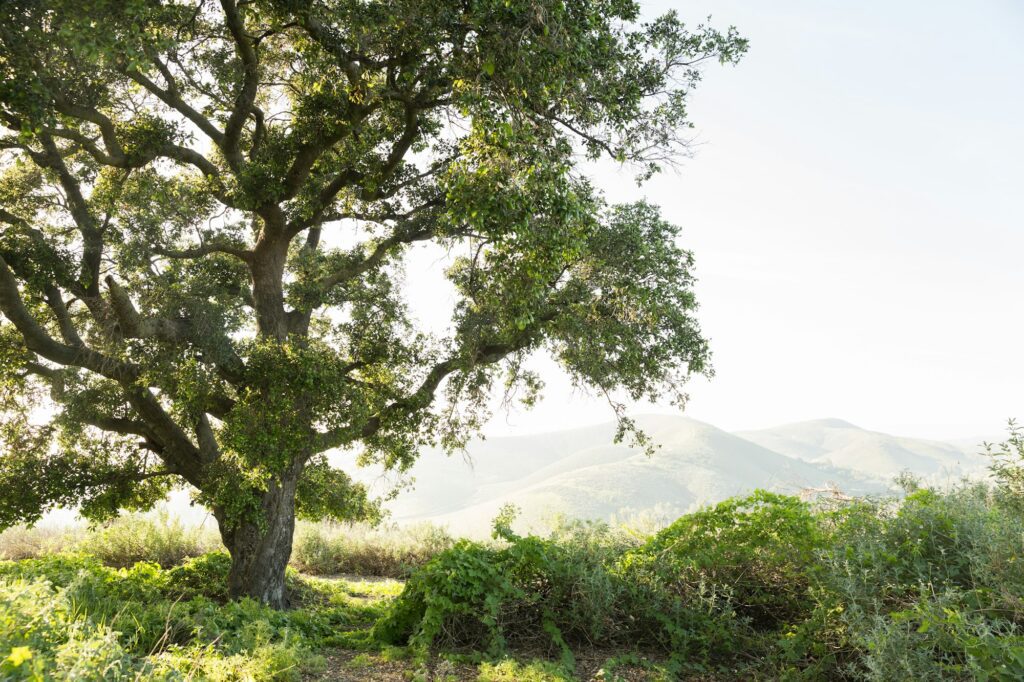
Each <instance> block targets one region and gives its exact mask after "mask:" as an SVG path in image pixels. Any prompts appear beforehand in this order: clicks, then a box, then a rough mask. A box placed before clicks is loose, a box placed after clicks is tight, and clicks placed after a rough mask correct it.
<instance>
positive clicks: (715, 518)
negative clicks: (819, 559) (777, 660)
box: [623, 491, 822, 627]
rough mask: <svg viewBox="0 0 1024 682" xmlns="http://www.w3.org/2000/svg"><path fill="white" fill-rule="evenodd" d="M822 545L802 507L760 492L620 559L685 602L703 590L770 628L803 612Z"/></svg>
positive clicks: (707, 512) (694, 518) (690, 520)
mask: <svg viewBox="0 0 1024 682" xmlns="http://www.w3.org/2000/svg"><path fill="white" fill-rule="evenodd" d="M821 547H822V533H821V529H820V528H819V525H818V520H817V519H816V518H815V516H814V514H813V513H812V512H811V509H810V507H809V506H808V504H807V503H805V502H802V501H800V500H799V499H797V498H795V497H787V496H784V495H776V494H774V493H768V492H764V491H757V492H754V493H753V494H752V495H750V496H749V497H744V498H734V499H731V500H726V501H725V502H722V503H721V504H718V505H715V506H714V507H711V508H708V509H703V510H701V511H698V512H696V513H693V514H689V515H687V516H683V517H682V518H680V519H679V520H678V521H676V522H675V523H673V524H672V525H671V526H669V527H668V528H665V529H664V530H662V531H661V532H659V533H658V534H657V535H655V536H654V537H653V538H651V540H650V541H648V542H647V543H646V544H645V545H644V546H643V547H641V548H639V549H637V550H636V551H634V552H631V553H630V554H629V555H628V556H627V557H625V559H624V561H623V565H624V567H625V568H626V570H629V571H632V570H636V568H637V567H638V566H642V567H643V568H644V569H645V571H649V572H651V573H653V574H655V575H656V576H657V579H658V580H659V581H660V582H661V584H662V585H663V586H664V587H666V588H667V589H668V590H670V591H671V592H672V593H674V594H676V595H678V596H679V597H680V599H682V600H683V601H688V600H691V599H693V598H694V596H695V595H697V594H699V593H701V592H705V593H707V592H709V591H710V592H712V593H715V594H720V595H722V596H723V598H724V601H723V608H724V609H726V610H729V611H734V612H735V613H736V614H737V615H739V616H740V617H742V618H747V619H750V620H751V621H752V622H753V624H754V625H755V626H758V627H772V626H777V625H780V624H782V623H785V622H787V621H790V620H793V619H796V618H801V617H802V616H803V615H804V614H805V613H806V612H807V609H808V606H809V596H808V588H809V586H810V580H811V577H810V571H811V570H812V567H813V564H814V558H815V552H816V551H817V550H819V549H820V548H821Z"/></svg>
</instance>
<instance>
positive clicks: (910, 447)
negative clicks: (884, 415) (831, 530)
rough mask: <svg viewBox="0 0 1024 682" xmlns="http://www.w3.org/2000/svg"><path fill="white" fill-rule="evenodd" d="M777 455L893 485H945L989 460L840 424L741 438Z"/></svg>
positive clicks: (972, 449)
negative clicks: (909, 476) (917, 479)
mask: <svg viewBox="0 0 1024 682" xmlns="http://www.w3.org/2000/svg"><path fill="white" fill-rule="evenodd" d="M737 435H738V436H741V437H742V438H745V439H747V440H749V441H751V442H754V443H757V444H758V445H761V446H763V447H765V448H768V449H771V450H774V451H775V452H779V453H782V454H784V455H789V456H790V457H795V458H798V459H802V460H804V461H807V462H813V463H817V464H828V465H831V466H836V467H841V468H844V469H850V470H853V471H858V472H861V473H863V474H867V475H870V476H875V477H878V478H885V479H890V478H892V477H893V476H895V475H897V474H898V473H900V472H901V471H911V472H913V473H914V474H917V475H918V476H921V477H922V478H924V479H925V480H928V481H930V482H935V483H941V482H943V480H944V479H952V480H957V479H959V478H960V477H962V476H964V475H974V474H977V473H978V472H980V471H983V470H984V468H985V465H986V464H987V461H986V459H985V458H984V457H983V456H981V455H980V454H978V451H979V450H980V448H978V447H976V446H970V445H963V444H953V443H943V442H938V441H930V440H922V439H919V438H901V437H898V436H890V435H888V434H885V433H879V432H877V431H868V430H866V429H862V428H860V427H858V426H854V425H853V424H850V423H849V422H845V421H842V420H840V419H819V420H816V421H807V422H800V423H797V424H788V425H786V426H779V427H775V428H772V429H763V430H760V431H746V432H741V433H738V434H737Z"/></svg>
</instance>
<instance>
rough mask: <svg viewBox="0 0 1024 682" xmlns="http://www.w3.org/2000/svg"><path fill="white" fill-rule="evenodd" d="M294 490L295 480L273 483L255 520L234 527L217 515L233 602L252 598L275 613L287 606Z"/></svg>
mask: <svg viewBox="0 0 1024 682" xmlns="http://www.w3.org/2000/svg"><path fill="white" fill-rule="evenodd" d="M295 486H296V481H295V480H292V479H285V480H281V481H275V482H271V483H270V489H269V490H267V492H266V493H265V494H264V495H263V499H262V501H261V509H260V518H258V519H256V520H253V521H250V520H246V521H243V522H241V523H238V524H236V525H233V526H231V525H229V524H228V523H227V522H226V521H224V520H223V519H222V518H221V515H219V514H218V515H217V520H218V523H219V525H220V528H221V538H222V539H223V540H224V545H225V546H226V547H227V548H228V552H229V553H230V554H231V571H230V573H229V574H228V595H229V596H230V597H231V598H232V599H239V598H241V597H251V598H252V599H255V600H257V601H260V602H263V603H264V604H267V605H268V606H271V607H273V608H275V609H283V608H286V607H287V606H288V594H287V591H286V589H285V581H284V579H285V569H286V568H287V567H288V559H289V558H290V557H291V553H292V537H293V535H294V531H295Z"/></svg>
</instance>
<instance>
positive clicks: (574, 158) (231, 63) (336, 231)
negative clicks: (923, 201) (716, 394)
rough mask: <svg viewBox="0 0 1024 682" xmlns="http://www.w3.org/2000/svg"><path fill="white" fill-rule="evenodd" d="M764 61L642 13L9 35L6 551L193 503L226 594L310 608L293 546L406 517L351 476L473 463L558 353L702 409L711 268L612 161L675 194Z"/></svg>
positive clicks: (609, 386)
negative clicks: (624, 192) (442, 459)
mask: <svg viewBox="0 0 1024 682" xmlns="http://www.w3.org/2000/svg"><path fill="white" fill-rule="evenodd" d="M746 47H747V43H746V41H745V40H743V39H742V38H741V37H739V36H738V35H737V34H736V32H735V31H734V30H731V29H729V30H724V31H719V30H716V29H714V28H711V27H710V26H706V25H696V26H685V25H684V24H683V22H682V21H681V20H680V19H679V17H678V16H676V15H675V14H674V13H668V14H666V15H664V16H661V17H658V18H654V19H652V20H650V21H642V20H641V17H640V10H639V6H638V4H637V3H636V2H633V1H631V0H593V1H590V2H566V1H564V0H466V1H464V2H452V1H451V0H399V1H398V2H395V1H392V0H388V1H386V2H385V1H370V2H367V1H364V0H318V1H317V2H299V1H296V0H244V1H236V0H164V1H163V2H150V1H149V0H128V1H122V0H116V1H115V0H6V1H5V2H3V3H0V313H2V321H0V424H2V426H0V447H2V448H3V453H4V456H3V457H2V458H0V526H2V527H6V526H9V525H13V524H17V523H19V522H26V521H32V520H34V519H37V518H39V517H40V516H41V515H42V514H43V513H45V512H46V510H48V509H50V508H53V507H56V506H65V507H78V508H80V509H81V510H82V513H83V514H86V515H88V516H90V517H91V518H95V519H102V518H104V517H108V516H110V515H113V514H116V513H117V511H118V510H119V509H122V508H127V509H145V508H147V507H150V506H151V505H153V504H154V503H155V502H156V501H158V500H161V499H163V497H164V496H165V494H166V493H167V491H168V489H169V488H170V487H172V486H175V485H185V486H187V487H188V488H189V489H190V490H192V491H193V492H194V495H195V497H196V499H198V500H199V501H200V502H201V503H202V504H204V505H205V506H206V507H207V508H208V509H210V510H211V512H212V513H213V516H214V517H215V520H216V523H217V525H218V528H219V533H220V537H221V539H222V541H223V543H224V546H225V547H226V548H227V550H228V552H229V553H230V556H231V561H232V563H231V570H230V571H229V573H228V577H227V579H228V585H229V589H230V591H231V594H233V595H234V596H243V595H248V596H251V597H254V598H256V599H258V600H259V601H262V602H265V603H268V604H270V605H272V606H275V607H278V608H282V607H284V606H286V604H287V602H288V595H287V591H286V589H285V568H286V565H287V563H288V560H289V558H290V553H291V548H292V540H293V536H294V524H295V518H296V516H301V517H304V518H333V519H337V520H353V519H372V518H373V517H374V516H375V515H376V514H377V513H378V511H379V509H378V506H377V504H376V503H375V502H374V501H373V500H370V499H368V497H367V492H366V490H365V488H364V487H363V486H361V485H359V484H357V483H356V482H354V481H353V480H352V479H351V478H350V477H349V475H348V473H347V472H346V471H343V470H341V469H338V468H335V467H333V466H332V465H331V463H330V461H329V460H328V459H327V458H326V456H325V453H326V452H328V451H331V450H336V449H348V450H351V451H353V452H354V453H358V457H359V460H360V462H361V463H364V464H365V463H369V462H375V463H377V464H382V465H384V467H385V468H388V469H391V470H397V471H399V472H401V471H404V470H406V469H407V468H408V467H409V466H410V465H411V463H412V461H413V460H414V459H415V457H416V455H417V453H419V452H420V451H421V450H422V449H423V447H424V446H426V445H434V444H439V445H441V446H443V447H445V448H448V449H456V448H458V447H459V446H460V445H461V444H462V443H464V442H465V441H466V439H467V438H468V437H469V436H470V435H472V434H473V433H474V432H475V431H476V430H477V428H478V427H479V425H480V424H481V423H482V420H483V419H485V418H486V416H487V408H488V406H489V404H490V400H491V397H492V394H494V393H499V392H500V390H501V389H504V390H505V391H506V395H507V396H508V397H510V398H511V397H512V396H518V397H519V398H521V399H523V400H525V402H527V403H531V402H532V401H533V400H534V399H535V397H536V395H537V392H538V391H539V390H540V389H541V386H542V382H541V381H540V378H539V377H537V376H535V375H534V374H532V373H530V372H528V371H525V370H524V365H523V363H524V360H525V359H526V358H527V357H528V356H529V355H530V354H532V353H534V352H546V353H548V354H549V355H550V356H552V357H553V358H555V359H556V360H557V361H558V362H559V363H560V364H561V366H562V367H563V368H564V369H565V370H566V371H567V372H568V373H569V375H570V376H571V377H572V379H573V381H574V382H575V383H576V384H577V385H578V386H579V387H580V388H584V389H587V390H593V391H595V392H597V393H600V394H604V395H608V396H612V397H615V400H616V401H618V400H622V399H623V398H628V399H658V398H666V399H673V400H676V401H682V400H683V398H684V397H685V396H684V394H683V392H682V388H683V384H684V382H685V381H686V379H687V378H688V377H689V376H690V375H692V374H693V373H707V372H708V371H709V362H708V360H709V358H708V346H707V343H706V341H705V339H704V338H703V336H702V335H701V332H700V329H699V327H698V325H697V322H696V319H695V316H694V310H695V308H696V301H695V298H694V293H693V286H692V285H693V272H692V270H693V267H692V266H693V258H692V256H691V254H690V253H689V252H687V251H685V250H683V249H682V248H681V247H680V246H679V245H678V244H677V237H678V235H679V230H678V229H677V227H676V226H674V225H672V224H669V223H668V222H666V221H665V220H663V219H662V218H661V216H660V215H659V212H658V210H657V208H656V207H654V206H651V205H649V204H646V203H643V202H638V203H632V204H628V205H610V204H609V203H607V202H606V201H605V200H604V199H603V197H602V194H601V192H600V191H599V190H598V189H597V188H595V186H594V185H593V184H592V183H591V182H590V181H589V180H588V178H587V176H586V173H585V166H584V161H585V160H586V159H587V158H589V159H591V160H597V159H601V158H603V159H605V160H611V161H613V162H619V163H621V164H624V165H625V166H627V167H628V168H631V169H633V170H634V171H635V173H636V176H637V178H638V180H641V181H642V180H644V179H646V178H648V177H650V176H651V175H652V174H654V173H656V172H657V171H658V170H659V169H661V168H662V167H664V166H665V165H667V164H672V163H674V162H675V161H676V160H678V159H679V158H680V157H681V156H682V155H685V154H686V153H687V150H688V148H689V147H688V138H687V131H688V130H689V126H690V123H689V120H688V118H687V99H688V97H689V95H690V93H691V91H692V90H693V88H694V87H695V86H696V85H697V84H698V82H699V80H700V78H701V71H700V66H701V64H702V63H705V62H721V63H734V62H736V61H737V60H738V59H739V58H740V56H741V55H742V54H743V53H744V51H745V50H746ZM414 247H418V248H433V249H435V250H436V252H437V253H438V254H442V255H443V254H447V255H448V256H449V258H447V261H446V266H447V267H444V268H439V269H438V270H439V272H438V274H439V275H443V278H444V279H442V284H440V285H439V286H443V287H447V288H446V289H445V291H450V293H451V297H452V300H453V301H454V306H453V307H452V308H451V309H450V310H449V311H447V312H448V313H450V315H449V317H448V318H447V321H448V324H447V325H446V326H444V327H443V328H442V329H434V328H433V327H429V326H424V325H423V324H421V322H420V319H419V318H418V317H417V316H416V315H414V314H412V312H411V311H410V307H409V305H408V301H407V298H408V297H407V295H406V294H407V291H408V288H407V286H406V284H405V282H404V274H403V273H404V268H403V266H404V264H405V262H406V261H407V260H408V259H409V257H410V254H412V253H413V252H414V251H415V249H414ZM441 270H443V272H441ZM409 284H411V285H412V286H418V285H419V284H420V283H417V282H411V283H409ZM613 403H614V406H615V407H616V409H617V410H618V411H617V413H616V414H617V415H618V416H619V417H620V423H621V427H622V433H625V432H627V431H631V430H632V429H631V426H632V423H631V422H630V421H629V420H628V419H626V418H625V417H624V416H623V414H622V412H621V407H622V405H621V403H620V402H614V401H613ZM44 415H49V417H50V418H49V419H46V420H43V421H40V419H41V417H42V416H44ZM620 435H621V434H620ZM353 459H354V458H353ZM27 483H28V484H27Z"/></svg>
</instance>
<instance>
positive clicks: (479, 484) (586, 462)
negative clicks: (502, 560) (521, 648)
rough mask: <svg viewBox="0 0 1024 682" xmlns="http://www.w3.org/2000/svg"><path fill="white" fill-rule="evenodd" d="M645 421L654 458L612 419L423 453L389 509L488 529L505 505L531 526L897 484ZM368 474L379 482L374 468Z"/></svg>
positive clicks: (702, 431) (400, 515)
mask: <svg viewBox="0 0 1024 682" xmlns="http://www.w3.org/2000/svg"><path fill="white" fill-rule="evenodd" d="M638 422H639V424H640V426H641V427H642V428H643V429H644V430H645V432H646V433H648V434H649V435H650V436H651V437H652V439H653V440H654V441H655V442H656V443H658V444H660V446H661V447H660V449H659V450H658V452H657V453H656V454H655V455H653V456H651V457H648V456H646V455H645V454H643V453H642V452H641V451H639V450H638V449H636V448H632V447H629V446H628V445H625V444H620V445H615V444H614V443H612V439H613V435H614V425H613V424H610V423H609V424H603V425H600V426H594V427H588V428H582V429H573V430H570V431H560V432H554V433H546V434H539V435H530V436H519V437H509V438H494V439H488V440H485V441H475V442H473V443H471V444H470V445H469V447H468V448H467V453H466V454H467V456H466V457H465V458H463V457H459V456H454V457H450V458H449V457H445V456H444V454H443V453H441V452H438V451H427V452H424V453H423V455H422V457H421V458H420V460H419V461H418V462H417V464H416V465H415V466H414V468H413V470H412V475H413V476H414V477H415V478H416V484H415V489H414V490H412V491H409V492H406V493H403V494H402V495H400V496H399V497H398V499H397V500H395V501H394V502H392V503H391V504H390V505H389V508H390V509H391V511H392V514H393V519H394V520H396V521H398V522H412V521H420V520H430V521H434V522H438V523H444V524H448V525H449V526H450V527H451V528H452V529H453V530H455V531H457V532H463V533H481V532H485V531H486V529H487V528H489V526H490V520H491V519H492V518H493V517H494V515H495V514H496V513H497V511H498V510H499V509H500V508H501V506H502V505H504V504H506V503H514V504H516V505H518V506H519V507H520V508H521V509H522V510H523V517H522V519H523V522H524V523H525V524H527V525H533V526H537V525H541V524H542V523H543V522H544V521H545V519H549V518H551V517H553V516H555V515H565V516H569V517H578V518H588V519H605V520H607V519H612V518H620V519H621V518H623V517H629V516H634V517H647V518H648V519H652V520H654V521H659V520H660V521H663V522H664V521H669V520H671V519H673V518H675V517H676V516H679V515H681V514H683V513H686V512H688V511H692V510H694V509H696V508H698V507H700V506H702V505H706V504H711V503H714V502H718V501H720V500H722V499H725V498H727V497H730V496H733V495H739V494H744V493H747V492H749V491H751V490H753V489H755V488H767V489H769V490H775V491H779V492H786V493H799V492H800V491H801V490H802V489H804V488H808V487H813V488H820V487H826V486H835V487H838V488H839V489H841V490H843V491H845V492H847V493H850V494H855V495H856V494H867V493H879V492H883V491H886V490H887V489H888V488H889V485H888V480H887V479H881V478H879V477H878V476H875V475H873V474H871V473H867V474H866V473H864V472H860V471H857V470H855V469H852V468H841V467H837V466H833V465H831V464H829V463H826V462H810V461H804V459H802V458H799V457H795V456H792V455H790V454H788V453H782V452H779V451H777V450H773V449H771V448H769V447H765V446H764V445H763V444H759V443H756V442H753V441H752V440H749V439H745V438H741V437H740V436H738V435H734V434H730V433H727V432H725V431H722V430H721V429H718V428H716V427H714V426H712V425H710V424H705V423H703V422H699V421H695V420H693V419H688V418H686V417H681V416H643V417H639V418H638ZM854 428H855V427H854ZM823 452H827V450H822V451H821V453H823ZM814 453H815V454H821V453H819V452H818V451H814ZM361 478H363V480H366V481H370V482H372V481H374V479H375V477H374V475H373V474H371V473H369V472H363V475H361Z"/></svg>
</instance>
